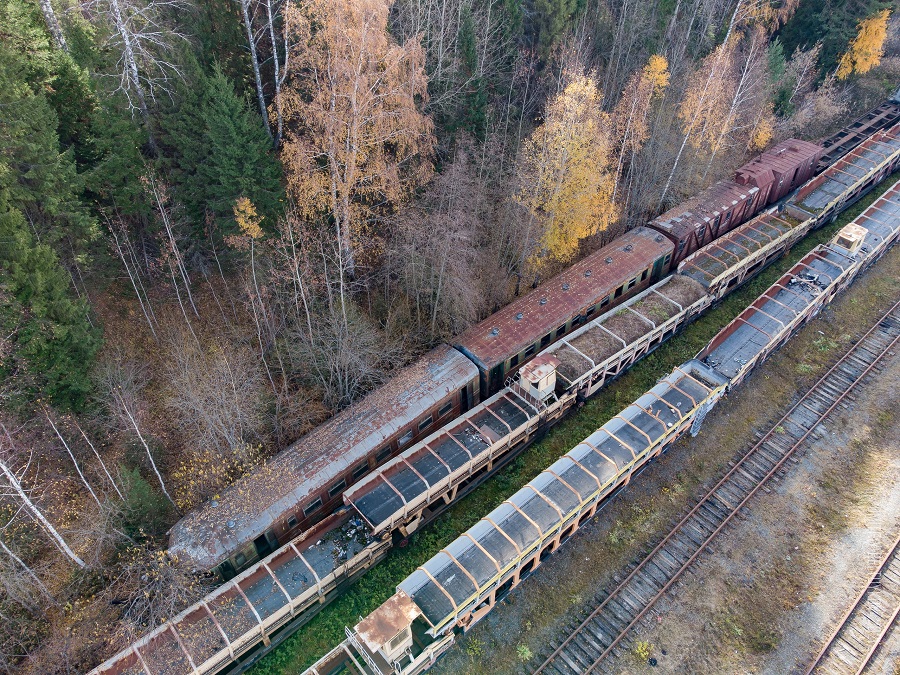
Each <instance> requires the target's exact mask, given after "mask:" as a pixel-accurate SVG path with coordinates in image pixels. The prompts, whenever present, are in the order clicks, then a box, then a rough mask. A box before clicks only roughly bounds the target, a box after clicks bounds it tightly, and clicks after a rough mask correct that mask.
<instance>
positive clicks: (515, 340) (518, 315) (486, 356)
mask: <svg viewBox="0 0 900 675" xmlns="http://www.w3.org/2000/svg"><path fill="white" fill-rule="evenodd" d="M673 249H674V246H673V244H672V243H671V242H670V241H668V240H667V239H666V238H665V237H663V236H662V235H660V234H659V233H657V232H654V231H653V230H651V229H649V228H647V227H636V228H635V229H633V230H631V231H630V232H627V233H626V234H624V235H622V236H621V237H617V238H616V239H615V240H613V241H612V242H611V243H609V244H608V245H606V246H604V247H603V248H601V249H600V250H599V251H596V252H595V253H592V254H591V255H589V256H587V257H586V258H585V259H584V260H581V261H579V262H577V263H575V264H574V265H572V266H571V267H570V268H569V269H568V270H566V271H565V272H563V273H562V274H558V275H557V276H555V277H553V278H552V279H550V280H549V281H545V282H544V283H542V284H541V285H540V286H538V287H537V288H536V289H534V290H533V291H531V292H530V293H528V294H527V295H524V296H522V297H521V298H519V299H518V300H515V301H513V302H511V303H510V304H508V305H507V306H506V307H504V308H503V309H501V310H500V311H499V312H497V313H495V314H493V315H492V316H490V317H489V318H487V319H485V320H484V321H482V322H481V323H479V324H477V325H475V326H472V327H471V328H469V329H468V330H467V331H465V332H464V333H463V334H462V335H460V336H459V337H458V338H457V339H456V344H457V345H459V346H460V347H461V348H463V349H465V350H466V351H467V352H468V353H470V354H471V355H472V356H473V357H475V358H476V359H478V361H480V363H481V366H482V367H483V368H485V369H486V370H490V369H491V368H493V367H494V366H495V365H497V364H498V363H502V362H503V361H505V360H506V359H508V358H509V357H510V356H512V355H514V354H518V353H519V352H521V351H522V350H523V349H525V348H526V347H528V346H529V345H531V344H533V343H534V342H536V341H537V340H540V339H541V337H542V336H544V335H546V334H547V333H548V332H550V331H552V330H554V329H556V328H557V327H558V326H560V325H562V324H564V323H566V321H568V320H569V318H571V317H572V316H574V315H575V314H576V313H578V312H580V311H581V310H583V309H584V308H586V307H589V306H591V305H593V304H595V303H597V302H599V301H600V300H602V299H603V298H604V297H605V296H607V295H609V294H610V293H611V292H612V291H614V290H615V289H616V287H618V286H620V285H621V284H622V282H623V281H627V280H628V279H629V278H631V277H633V276H634V275H636V274H640V272H641V270H643V269H645V268H647V267H649V266H650V265H652V264H653V262H654V261H655V260H657V259H658V258H660V257H662V256H665V255H666V254H667V253H671V252H672V251H673Z"/></svg>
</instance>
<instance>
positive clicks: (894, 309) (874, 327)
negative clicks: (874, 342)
mask: <svg viewBox="0 0 900 675" xmlns="http://www.w3.org/2000/svg"><path fill="white" fill-rule="evenodd" d="M898 310H900V302H897V303H896V304H895V305H893V307H891V308H890V309H889V310H888V311H886V312H884V314H882V315H881V316H880V317H879V318H878V320H877V321H876V322H874V324H873V325H872V327H871V328H869V330H868V331H866V333H865V334H864V335H863V336H862V337H861V338H860V339H859V340H857V341H856V342H855V343H854V344H853V345H852V346H851V347H850V348H849V349H848V350H847V351H846V352H845V354H844V355H843V356H842V357H841V358H840V359H839V360H838V362H837V363H835V364H834V365H833V366H832V367H831V368H830V369H829V370H828V372H826V373H825V374H824V375H823V376H822V377H821V378H819V380H818V381H817V382H816V383H815V384H814V385H813V386H812V387H811V388H810V389H809V390H808V391H807V392H806V393H805V394H804V395H803V396H802V397H801V398H800V400H799V401H797V403H795V404H794V405H793V406H792V407H791V409H790V410H789V411H788V412H787V413H786V414H785V415H784V416H782V418H781V419H780V420H779V421H778V422H777V423H775V424H773V425H772V427H771V428H770V429H769V431H768V432H766V434H765V435H764V436H763V437H762V438H760V439H759V441H758V442H757V443H756V444H755V445H754V446H753V447H752V448H750V450H748V451H747V452H746V453H745V454H744V455H743V456H742V457H741V458H740V460H738V462H737V463H736V464H735V465H734V466H733V467H732V468H731V469H730V470H729V471H728V472H727V473H726V474H725V476H723V477H722V479H721V480H720V481H719V482H718V483H716V485H715V486H714V487H713V488H711V489H710V490H708V491H707V492H706V494H705V495H704V496H703V498H701V499H700V500H698V502H697V504H696V505H695V506H694V507H693V508H692V509H691V510H690V511H689V512H688V514H687V515H685V516H684V518H682V519H681V521H679V523H678V524H677V525H676V526H675V527H673V528H672V529H671V530H670V532H669V533H668V534H667V535H666V536H665V537H664V538H663V540H662V541H660V542H659V544H657V545H656V547H655V548H654V549H653V550H652V551H651V552H650V553H649V554H647V555H646V556H645V557H644V558H643V559H642V560H641V562H640V563H639V564H638V565H637V567H635V568H634V569H633V570H632V571H631V573H630V574H629V575H628V576H627V577H626V578H625V579H624V580H623V581H622V582H621V583H619V584H618V586H616V587H615V589H613V591H612V592H610V593H609V595H607V596H606V598H605V599H604V600H603V602H601V603H600V605H599V606H598V607H597V608H596V609H594V610H593V611H592V612H591V614H590V615H589V616H588V617H587V618H586V619H585V620H584V621H582V622H581V623H580V624H579V625H578V627H577V628H576V629H575V630H573V631H572V632H571V634H570V635H569V636H568V637H567V638H566V639H565V640H564V641H563V642H562V643H561V644H560V645H559V646H558V647H557V648H556V649H555V650H554V651H553V652H552V653H551V654H550V656H548V657H547V658H546V659H545V660H544V662H543V663H542V664H541V665H540V666H539V667H538V668H537V669H536V670H535V671H533V672H534V674H535V675H537V674H539V673H543V672H545V671H546V669H547V668H548V667H549V666H550V665H551V664H552V662H553V661H554V660H555V659H556V658H557V657H559V656H560V655H561V654H562V652H563V651H564V650H565V648H566V647H567V646H568V645H570V644H571V643H572V641H573V640H575V639H576V638H577V637H578V636H579V634H580V633H581V632H582V631H583V630H584V629H585V626H587V625H588V624H589V623H590V622H591V621H592V620H593V619H595V618H596V617H597V616H598V615H599V614H600V612H601V611H602V610H603V609H604V608H605V607H606V606H607V605H608V603H609V602H610V601H611V600H613V599H615V598H617V597H618V596H619V593H620V592H621V591H622V590H623V589H625V588H626V587H627V586H628V584H629V582H631V581H632V580H633V579H634V578H635V577H636V576H637V575H638V574H639V573H640V572H642V571H643V569H644V567H645V566H646V565H647V564H648V563H649V562H650V561H651V559H653V557H654V556H655V554H656V553H658V552H659V551H660V550H661V549H663V548H664V547H666V546H667V545H668V544H669V543H670V542H672V540H673V539H674V537H675V535H676V534H677V533H679V532H680V531H681V529H682V527H683V526H684V525H685V524H686V523H688V522H689V521H690V520H691V519H692V518H693V517H694V516H695V515H696V514H697V513H698V512H699V511H700V510H701V508H702V507H703V505H704V504H707V503H708V502H710V501H711V500H712V499H713V498H714V497H715V493H716V492H717V491H718V490H719V488H721V487H722V486H723V485H725V484H727V483H728V482H729V480H730V479H731V478H732V477H733V476H734V475H735V474H737V473H738V471H739V470H740V469H741V468H743V467H744V465H745V463H746V462H747V461H748V460H749V459H751V458H752V457H754V456H755V455H756V454H757V450H759V449H760V448H761V446H763V444H765V443H766V442H767V441H769V440H770V439H771V438H772V437H773V436H775V435H776V434H777V433H778V432H777V429H778V428H779V427H780V426H781V425H782V423H783V422H785V421H786V420H787V419H788V418H789V417H790V416H791V415H792V414H793V413H794V411H796V410H797V409H798V408H800V406H801V405H802V404H803V403H804V402H805V401H807V400H808V399H809V398H811V397H812V396H813V395H814V394H820V395H821V394H822V392H821V391H819V390H820V387H822V386H823V384H825V383H826V382H827V380H828V379H829V378H830V377H831V375H833V374H835V373H836V372H838V370H839V369H840V368H841V366H843V365H844V364H845V363H846V362H847V361H849V360H850V359H851V357H853V356H854V354H855V353H856V352H857V349H858V348H859V347H861V346H863V345H864V343H865V342H866V341H867V340H869V339H870V338H871V337H872V336H873V334H874V333H875V332H876V331H877V330H878V329H879V328H880V327H881V324H882V323H883V322H884V321H885V320H886V319H888V318H889V317H890V316H891V315H892V314H894V313H895V312H897V311H898ZM898 341H900V335H898V336H896V337H894V339H893V340H892V341H891V342H890V344H889V345H888V346H887V347H886V348H884V349H883V350H881V352H880V353H879V354H877V355H875V357H874V359H873V360H872V362H871V363H869V364H868V366H867V367H866V368H865V369H864V370H863V372H862V373H860V375H859V376H858V377H856V379H854V380H853V381H852V382H851V383H850V385H849V386H848V387H847V389H846V390H845V391H844V392H842V393H840V395H839V396H837V398H835V399H834V401H833V402H832V403H831V405H829V406H828V408H827V409H826V410H825V411H824V412H822V413H818V412H814V414H815V415H817V416H818V420H817V422H816V423H815V424H812V425H811V426H810V428H809V429H808V430H807V431H806V432H805V433H804V434H803V435H802V436H801V437H800V438H799V439H798V440H797V441H796V442H794V443H793V445H792V446H791V447H790V448H788V449H787V451H785V453H784V455H783V457H782V458H781V459H780V460H779V461H778V462H776V464H775V466H774V467H772V469H771V470H770V471H769V472H768V473H766V474H765V476H764V477H763V478H762V479H761V480H759V481H758V482H757V483H756V485H754V487H753V488H752V489H751V490H750V491H749V493H748V494H747V496H746V497H744V498H743V499H742V500H741V502H740V503H739V504H738V505H737V506H735V507H731V510H730V511H729V512H728V513H727V515H726V516H725V518H724V520H723V521H722V522H721V524H719V526H718V527H716V528H715V529H714V530H713V532H712V533H711V534H710V535H709V536H707V537H706V538H705V539H704V540H703V541H702V542H701V543H700V544H699V546H698V547H697V550H696V551H694V553H693V554H692V555H691V556H690V557H689V558H688V560H687V561H686V562H685V563H684V564H682V565H681V566H680V567H679V568H678V569H677V570H676V571H675V572H674V573H672V574H670V575H669V577H668V580H667V582H666V583H665V584H664V585H663V587H662V589H661V590H660V591H659V592H658V593H656V595H654V596H653V597H652V598H651V599H650V600H649V601H648V602H646V603H644V606H643V608H642V609H641V610H640V611H639V612H638V613H637V615H636V616H635V617H634V618H633V619H632V620H631V621H630V622H629V623H628V624H627V625H626V626H625V627H624V628H623V629H621V630H620V631H619V633H618V635H616V637H615V638H614V639H613V640H612V642H611V643H610V645H609V646H608V647H606V649H605V650H604V651H603V652H602V653H601V654H600V655H599V656H598V657H597V658H596V659H595V660H594V662H593V663H592V664H591V665H590V666H589V667H588V668H587V669H586V671H585V672H591V671H592V670H594V669H595V668H596V667H597V665H598V664H599V663H600V662H601V661H602V660H603V659H604V658H606V656H607V655H608V654H609V653H610V652H611V651H612V650H613V649H615V648H616V646H617V645H618V644H619V643H620V642H621V641H622V639H623V638H624V637H625V636H626V635H627V634H628V633H629V632H630V630H631V629H632V628H633V627H634V626H635V625H636V624H637V623H638V621H640V620H641V619H642V618H643V617H644V616H645V615H646V614H647V612H648V611H649V610H650V609H651V608H652V607H653V605H654V604H655V603H656V601H657V600H659V598H661V597H662V596H663V595H664V594H665V593H666V592H667V591H668V590H669V588H671V587H672V585H673V584H674V583H675V581H677V580H678V579H679V578H680V577H681V575H682V574H683V573H684V572H685V571H686V570H687V569H688V568H689V567H690V566H691V564H692V563H693V562H694V561H695V560H696V559H697V557H698V556H699V555H700V553H702V552H703V551H704V550H705V549H706V547H707V546H708V545H709V543H710V542H711V541H712V540H713V539H714V538H715V537H716V536H717V535H718V534H719V533H720V532H721V531H722V529H723V528H724V527H725V526H726V525H727V524H728V523H729V522H730V521H731V519H732V518H733V517H734V516H735V515H736V514H737V513H738V512H740V510H741V509H742V508H743V507H744V506H745V505H746V503H747V502H748V501H749V500H750V499H751V498H752V497H753V496H754V495H755V494H756V493H757V492H758V491H759V489H760V488H761V487H762V486H763V485H764V484H766V483H767V482H768V481H769V479H770V478H771V477H772V476H774V475H775V474H776V473H777V472H778V471H779V470H780V469H781V468H782V466H783V465H784V463H785V462H787V460H788V459H789V458H790V457H791V456H792V455H793V453H794V452H795V451H796V450H797V448H798V447H799V446H800V445H801V444H802V443H803V442H804V441H805V440H806V439H807V438H808V437H809V435H810V434H811V433H812V431H813V429H815V428H816V427H818V425H819V424H820V423H821V421H822V420H823V419H825V418H826V417H827V416H828V415H829V414H831V412H832V411H833V410H834V409H835V408H836V407H837V406H838V404H839V403H841V402H842V401H843V400H844V398H846V396H847V394H849V393H850V392H851V391H852V390H853V389H854V388H855V387H856V385H857V384H859V383H860V382H862V380H863V379H864V378H865V377H866V376H867V375H868V374H869V373H870V372H871V371H872V369H873V368H874V367H875V365H876V364H878V363H879V362H880V361H881V360H882V358H883V357H884V355H885V354H887V353H888V352H889V351H890V350H891V349H892V348H893V347H894V346H895V345H896V344H897V343H898ZM825 396H826V397H827V399H828V400H831V399H832V398H833V396H832V395H831V394H827V393H826V394H825ZM805 407H806V409H807V410H810V409H809V406H805ZM810 412H812V411H810ZM744 473H745V475H747V473H746V472H744ZM719 501H720V503H721V500H719ZM729 506H730V505H729Z"/></svg>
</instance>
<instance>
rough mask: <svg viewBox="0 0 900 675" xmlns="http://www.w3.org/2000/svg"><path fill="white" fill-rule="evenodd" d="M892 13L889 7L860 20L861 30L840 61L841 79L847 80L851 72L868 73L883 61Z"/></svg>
mask: <svg viewBox="0 0 900 675" xmlns="http://www.w3.org/2000/svg"><path fill="white" fill-rule="evenodd" d="M890 14H891V11H890V10H889V9H883V10H881V11H880V12H877V13H876V14H873V15H872V16H870V17H868V18H867V19H863V20H862V21H860V22H859V32H858V33H857V34H856V37H855V38H853V41H852V42H850V46H849V47H848V49H847V52H846V53H845V54H844V55H843V56H842V57H841V60H840V61H839V62H838V68H837V78H838V79H839V80H846V79H847V78H848V77H849V76H850V74H851V73H859V74H862V73H868V72H869V71H870V70H872V68H874V67H875V66H877V65H878V64H879V63H881V57H882V56H883V55H884V41H885V39H886V38H887V23H888V17H889V16H890Z"/></svg>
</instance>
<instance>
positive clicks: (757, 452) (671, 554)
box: [533, 302, 900, 675]
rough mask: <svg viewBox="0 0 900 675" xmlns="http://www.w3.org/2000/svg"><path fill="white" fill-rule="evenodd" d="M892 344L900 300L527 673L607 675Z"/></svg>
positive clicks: (897, 334) (897, 337) (898, 329)
mask: <svg viewBox="0 0 900 675" xmlns="http://www.w3.org/2000/svg"><path fill="white" fill-rule="evenodd" d="M898 342H900V302H898V303H897V304H895V305H894V306H893V307H892V308H891V309H890V310H888V311H887V312H886V313H885V314H883V315H882V316H881V318H880V319H879V320H878V321H877V322H876V323H875V325H873V326H872V327H871V328H870V329H869V330H868V332H866V334H865V335H863V336H862V337H861V338H860V339H859V340H858V341H857V342H856V343H855V344H854V345H853V346H852V347H851V348H850V349H849V350H848V351H847V352H846V353H845V354H844V355H843V356H842V357H841V358H840V360H839V361H838V362H837V363H836V364H835V365H834V366H832V368H831V369H830V370H829V371H828V372H827V373H825V375H823V376H822V378H821V379H820V380H819V381H818V382H816V384H815V385H814V386H813V387H812V388H811V389H810V390H809V391H808V392H806V393H805V394H803V396H802V398H801V399H800V400H799V401H797V403H796V404H795V405H794V406H793V407H792V408H791V409H790V410H789V411H788V413H787V414H786V415H784V417H782V418H781V419H780V420H779V421H778V422H776V423H775V424H773V425H772V427H771V428H770V429H769V431H768V432H766V433H765V434H764V435H763V436H761V437H760V438H759V441H758V442H757V443H756V444H755V445H754V446H753V447H752V448H750V450H748V451H747V453H746V454H745V455H744V456H743V457H741V459H739V460H738V461H737V462H736V463H734V464H733V466H732V467H731V469H730V470H729V471H728V472H727V473H726V474H725V476H724V477H723V478H722V479H721V480H720V481H719V482H718V483H717V484H716V485H715V486H714V487H713V488H712V489H710V490H709V491H708V492H707V493H706V495H705V496H704V497H702V498H701V499H700V500H699V501H698V503H697V504H696V506H694V507H693V508H692V509H691V511H690V512H689V513H688V514H687V515H686V516H685V517H684V518H683V519H682V520H681V521H680V522H679V523H678V524H677V525H675V527H674V528H673V529H672V530H671V531H670V532H669V534H667V535H666V536H665V537H664V538H663V540H662V541H661V542H660V543H659V544H658V545H657V546H656V548H654V549H653V550H652V551H651V552H650V553H649V554H647V556H646V557H644V558H643V560H641V561H640V562H639V563H638V564H637V565H636V566H635V567H634V568H633V569H632V570H631V571H630V572H629V574H628V575H627V577H626V578H625V579H624V580H623V581H622V582H621V583H619V585H618V586H616V587H615V588H614V589H613V590H612V591H611V592H610V593H608V594H604V593H601V594H600V595H598V597H597V603H598V604H597V606H596V608H595V609H594V610H593V611H591V613H590V614H589V615H588V616H587V617H586V618H585V619H584V620H583V621H581V622H580V623H577V624H573V625H572V626H571V628H570V629H568V630H567V635H566V636H565V638H564V639H562V641H561V642H560V643H559V644H558V646H556V647H555V648H553V650H552V652H550V653H549V654H548V655H546V656H545V658H544V661H543V663H542V664H541V665H540V666H539V667H538V668H537V669H536V670H535V671H533V672H534V673H545V674H547V675H579V674H581V673H589V672H606V671H607V670H608V669H607V668H606V666H605V663H604V659H606V658H607V657H608V656H609V655H610V654H613V655H619V654H620V653H623V652H624V651H626V650H627V649H628V646H629V643H630V640H631V633H632V629H633V628H634V627H635V626H636V625H637V624H638V623H639V622H640V621H641V620H642V619H644V617H645V616H647V614H648V612H649V611H650V610H651V608H652V607H653V605H654V604H655V603H656V601H657V600H659V599H660V598H661V597H662V596H663V595H664V594H665V593H666V592H667V591H668V590H669V589H670V588H671V587H672V585H673V584H674V583H675V582H676V581H677V580H678V578H679V577H680V576H681V575H682V574H683V573H684V572H685V571H686V570H687V569H688V568H689V567H690V566H691V564H692V563H693V562H694V561H695V560H697V558H698V556H699V555H700V553H701V552H702V551H703V550H704V549H705V548H707V546H709V544H710V542H712V540H713V539H714V538H715V537H716V535H718V534H719V533H720V532H721V531H722V530H723V529H724V528H725V527H726V525H728V523H729V522H730V521H731V519H732V518H733V517H734V516H735V515H736V514H737V513H738V512H740V511H741V509H742V508H743V507H744V506H745V505H746V504H747V502H748V501H749V500H750V499H751V498H752V497H753V495H755V494H756V493H757V492H758V491H759V490H760V489H762V488H764V486H765V484H766V483H767V482H768V481H769V479H771V478H772V477H773V476H775V475H780V474H784V472H785V468H784V467H785V464H786V463H787V462H788V460H789V459H790V458H791V457H792V456H793V454H794V453H795V451H796V450H797V449H798V448H800V447H801V446H802V444H803V442H804V441H805V440H806V439H807V438H808V437H809V435H810V434H811V433H812V431H813V430H814V429H815V428H816V427H818V426H819V424H821V423H822V421H823V420H825V418H826V417H828V415H829V414H830V413H831V412H832V411H833V410H835V409H836V408H837V407H838V406H840V405H841V404H842V403H843V402H844V401H845V399H847V398H848V396H849V395H850V394H851V392H852V391H853V389H854V388H855V387H856V386H857V385H858V384H860V383H861V382H863V381H864V380H866V379H867V378H871V377H875V376H877V374H878V373H879V372H880V362H881V360H882V358H883V357H884V356H885V355H886V354H887V353H889V352H890V351H891V350H892V349H893V348H894V347H896V346H897V344H898ZM897 564H898V566H900V563H897ZM892 569H893V568H892ZM891 611H892V612H893V610H891ZM879 639H880V638H879ZM823 672H826V671H823ZM827 672H832V671H827ZM834 672H844V671H834Z"/></svg>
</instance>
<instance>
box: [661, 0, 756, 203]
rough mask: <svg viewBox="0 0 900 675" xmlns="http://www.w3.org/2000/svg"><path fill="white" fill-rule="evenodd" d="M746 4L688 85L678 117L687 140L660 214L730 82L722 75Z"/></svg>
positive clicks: (674, 165) (677, 158) (671, 174)
mask: <svg viewBox="0 0 900 675" xmlns="http://www.w3.org/2000/svg"><path fill="white" fill-rule="evenodd" d="M742 4H743V0H738V2H737V4H736V5H735V7H734V11H733V12H732V13H731V20H730V21H729V23H728V30H727V31H726V33H725V39H724V40H723V41H722V44H720V45H719V47H717V48H716V50H715V51H714V52H713V53H712V54H711V55H710V56H708V57H706V59H704V63H703V66H702V67H701V69H700V72H701V73H702V74H701V75H699V77H697V78H696V81H695V82H694V83H692V85H693V86H692V85H691V84H689V85H688V89H687V90H686V92H685V97H684V99H683V100H682V104H681V108H680V109H679V113H678V116H679V118H681V120H682V121H683V123H684V125H683V127H682V130H683V136H682V138H681V144H680V145H679V148H678V154H677V155H675V160H674V161H673V162H672V169H671V170H670V171H669V176H668V178H666V183H665V186H664V187H663V190H662V194H661V195H660V197H659V204H658V205H657V207H656V208H657V210H661V209H662V206H663V204H665V201H666V196H668V194H669V189H670V188H671V187H672V180H673V179H674V178H675V174H676V172H677V171H678V166H679V163H680V162H681V157H682V156H683V154H684V150H685V147H687V144H688V141H690V140H691V139H692V137H693V136H694V135H695V134H696V133H700V134H705V133H706V129H707V124H706V123H708V122H709V121H711V119H712V118H711V116H710V115H709V114H708V111H710V110H712V109H713V108H714V106H713V105H712V103H711V102H710V101H711V99H716V100H717V99H719V98H720V97H721V95H722V85H723V84H724V82H726V81H727V78H726V77H723V75H724V73H723V72H722V66H723V65H724V64H725V63H727V61H728V59H727V57H728V56H729V54H730V51H731V49H732V48H733V45H731V35H732V32H733V31H734V28H735V25H736V24H737V23H738V18H739V16H740V13H741V7H742ZM694 143H696V141H694Z"/></svg>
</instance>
